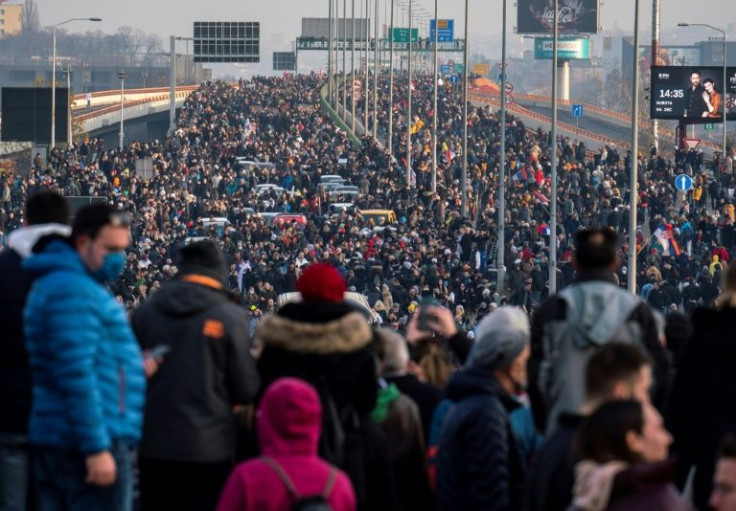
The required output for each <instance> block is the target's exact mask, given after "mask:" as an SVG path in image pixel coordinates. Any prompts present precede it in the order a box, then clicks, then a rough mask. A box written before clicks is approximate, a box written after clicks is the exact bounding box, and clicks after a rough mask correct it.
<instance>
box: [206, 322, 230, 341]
mask: <svg viewBox="0 0 736 511" xmlns="http://www.w3.org/2000/svg"><path fill="white" fill-rule="evenodd" d="M202 335H204V336H205V337H214V338H216V339H220V338H222V337H224V336H225V325H223V324H222V322H221V321H217V320H216V319H208V320H206V321H205V322H204V327H202Z"/></svg>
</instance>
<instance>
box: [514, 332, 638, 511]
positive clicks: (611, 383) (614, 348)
mask: <svg viewBox="0 0 736 511" xmlns="http://www.w3.org/2000/svg"><path fill="white" fill-rule="evenodd" d="M651 386H652V361H651V359H650V358H649V356H648V355H647V354H646V353H645V352H644V351H643V350H642V349H641V348H640V347H638V346H635V345H633V344H622V343H617V342H612V343H609V344H606V345H605V346H603V347H602V348H601V349H599V350H598V351H597V352H595V354H594V355H593V356H592V357H590V361H589V362H588V366H587V368H586V370H585V403H583V406H582V407H581V408H580V410H579V412H578V413H563V414H561V415H560V416H559V418H558V426H557V429H556V430H555V432H554V433H553V434H552V436H550V437H549V438H548V439H547V440H546V441H545V443H544V445H543V446H542V447H541V449H539V450H538V451H537V452H536V453H534V460H533V462H532V465H531V468H530V470H529V477H528V478H527V489H526V490H527V491H525V492H524V494H525V496H526V499H527V501H526V505H525V509H526V510H527V511H564V510H565V509H567V508H568V507H569V505H570V502H571V501H572V490H573V484H574V482H575V473H574V468H575V462H576V461H577V460H575V457H574V455H573V440H574V438H575V434H576V433H577V430H578V427H579V426H580V423H582V421H583V420H584V419H585V417H587V416H588V415H590V414H591V413H592V412H593V411H594V410H595V409H596V408H598V406H600V405H601V404H603V403H604V402H606V401H608V400H611V399H638V400H639V401H642V402H649V400H650V397H649V391H650V389H651Z"/></svg>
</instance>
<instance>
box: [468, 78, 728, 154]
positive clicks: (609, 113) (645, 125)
mask: <svg viewBox="0 0 736 511" xmlns="http://www.w3.org/2000/svg"><path fill="white" fill-rule="evenodd" d="M471 90H472V89H471ZM476 92H477V93H479V94H485V95H489V96H498V97H499V98H500V91H495V90H490V89H489V90H483V91H481V90H480V89H476ZM514 98H515V99H516V100H517V101H520V102H529V103H535V104H537V103H538V104H550V103H552V98H551V97H550V96H537V95H534V94H518V93H514ZM557 104H558V105H562V106H571V105H573V104H582V105H583V108H584V109H585V110H586V111H589V112H594V113H596V114H598V115H599V116H602V117H606V118H608V119H611V120H613V121H616V122H620V123H627V124H629V125H630V124H631V116H630V115H627V114H622V113H621V112H614V111H613V110H607V109H605V108H601V107H599V106H596V105H591V104H590V103H579V102H576V101H570V100H567V99H558V100H557ZM558 126H559V124H558ZM639 129H643V130H650V129H652V127H651V123H650V122H649V121H648V120H642V121H640V122H639ZM659 133H660V134H661V135H665V136H668V137H672V139H674V138H675V132H674V131H673V130H671V129H668V128H665V127H663V126H660V127H659ZM700 145H702V146H704V147H707V148H709V149H711V150H714V151H716V150H720V147H721V146H720V144H717V143H715V142H707V141H702V142H701V143H700ZM630 146H631V143H630V142H628V143H626V147H630Z"/></svg>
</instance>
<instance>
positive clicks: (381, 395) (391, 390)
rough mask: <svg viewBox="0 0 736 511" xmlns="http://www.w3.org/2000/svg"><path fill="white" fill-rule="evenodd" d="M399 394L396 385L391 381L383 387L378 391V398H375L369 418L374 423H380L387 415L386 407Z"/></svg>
mask: <svg viewBox="0 0 736 511" xmlns="http://www.w3.org/2000/svg"><path fill="white" fill-rule="evenodd" d="M400 395H401V392H399V389H398V388H396V385H394V384H393V383H391V384H390V385H389V386H388V387H384V388H382V389H381V390H379V391H378V399H377V400H376V407H375V408H374V409H373V411H372V412H371V419H373V422H375V423H376V424H380V423H382V422H383V421H385V420H386V416H387V415H388V408H389V406H391V403H393V402H394V401H396V400H397V399H398V397H399V396H400Z"/></svg>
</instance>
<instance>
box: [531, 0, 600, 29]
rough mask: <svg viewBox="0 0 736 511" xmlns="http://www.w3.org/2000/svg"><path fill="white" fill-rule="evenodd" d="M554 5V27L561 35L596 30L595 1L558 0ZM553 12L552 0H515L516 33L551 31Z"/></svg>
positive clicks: (597, 8)
mask: <svg viewBox="0 0 736 511" xmlns="http://www.w3.org/2000/svg"><path fill="white" fill-rule="evenodd" d="M557 5H558V8H559V13H558V17H557V28H558V32H559V33H560V34H597V33H598V26H599V23H598V13H599V6H598V0H559V1H558V4H557ZM554 13H555V9H554V1H550V0H518V2H517V14H518V17H517V23H516V32H517V33H519V34H551V33H552V31H553V27H554Z"/></svg>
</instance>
